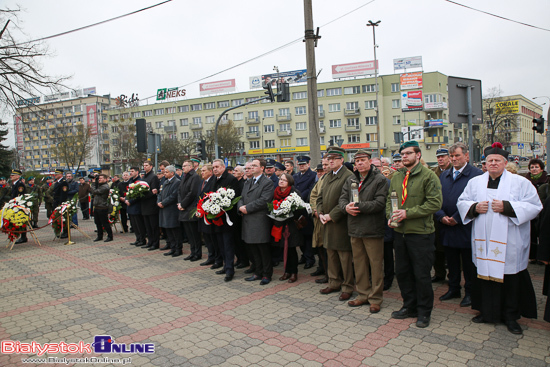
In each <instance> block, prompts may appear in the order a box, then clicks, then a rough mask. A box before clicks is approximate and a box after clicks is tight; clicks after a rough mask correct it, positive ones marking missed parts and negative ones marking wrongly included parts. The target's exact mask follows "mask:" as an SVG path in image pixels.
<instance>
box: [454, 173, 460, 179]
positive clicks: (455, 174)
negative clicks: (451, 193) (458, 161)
mask: <svg viewBox="0 0 550 367" xmlns="http://www.w3.org/2000/svg"><path fill="white" fill-rule="evenodd" d="M459 174H460V171H454V173H453V175H454V176H453V180H456V178H457V177H458V175H459Z"/></svg>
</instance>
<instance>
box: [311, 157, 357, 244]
mask: <svg viewBox="0 0 550 367" xmlns="http://www.w3.org/2000/svg"><path fill="white" fill-rule="evenodd" d="M351 175H352V173H351V172H350V170H348V169H347V168H346V167H345V166H342V168H340V170H339V171H338V173H337V174H336V175H335V174H334V173H333V172H329V173H328V174H327V177H326V178H325V180H324V182H323V189H322V190H321V192H320V193H319V196H318V197H317V212H319V213H320V214H321V213H322V214H329V215H330V218H331V219H332V220H331V221H330V222H327V223H326V224H325V228H324V232H325V233H324V238H323V244H324V246H325V248H327V249H328V250H335V251H351V243H350V239H349V235H348V222H347V213H346V212H345V211H343V210H342V209H341V208H340V207H339V206H338V201H339V199H340V194H341V193H342V187H343V186H344V184H345V183H346V179H347V178H348V177H349V176H351Z"/></svg>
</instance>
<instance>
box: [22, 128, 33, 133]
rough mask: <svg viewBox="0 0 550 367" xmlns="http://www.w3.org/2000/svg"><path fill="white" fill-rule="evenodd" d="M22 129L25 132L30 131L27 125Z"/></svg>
mask: <svg viewBox="0 0 550 367" xmlns="http://www.w3.org/2000/svg"><path fill="white" fill-rule="evenodd" d="M23 131H24V132H26V133H27V132H29V131H31V130H30V129H29V128H28V127H26V128H24V129H23Z"/></svg>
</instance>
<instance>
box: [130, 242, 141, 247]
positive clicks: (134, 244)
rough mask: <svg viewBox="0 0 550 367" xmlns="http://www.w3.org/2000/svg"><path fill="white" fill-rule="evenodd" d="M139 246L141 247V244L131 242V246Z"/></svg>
mask: <svg viewBox="0 0 550 367" xmlns="http://www.w3.org/2000/svg"><path fill="white" fill-rule="evenodd" d="M137 245H139V242H137V241H136V242H130V246H137Z"/></svg>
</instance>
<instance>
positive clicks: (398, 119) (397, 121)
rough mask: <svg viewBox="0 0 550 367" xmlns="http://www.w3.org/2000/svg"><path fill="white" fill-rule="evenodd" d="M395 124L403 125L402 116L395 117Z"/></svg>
mask: <svg viewBox="0 0 550 367" xmlns="http://www.w3.org/2000/svg"><path fill="white" fill-rule="evenodd" d="M393 124H394V125H401V116H400V115H397V116H393Z"/></svg>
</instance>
